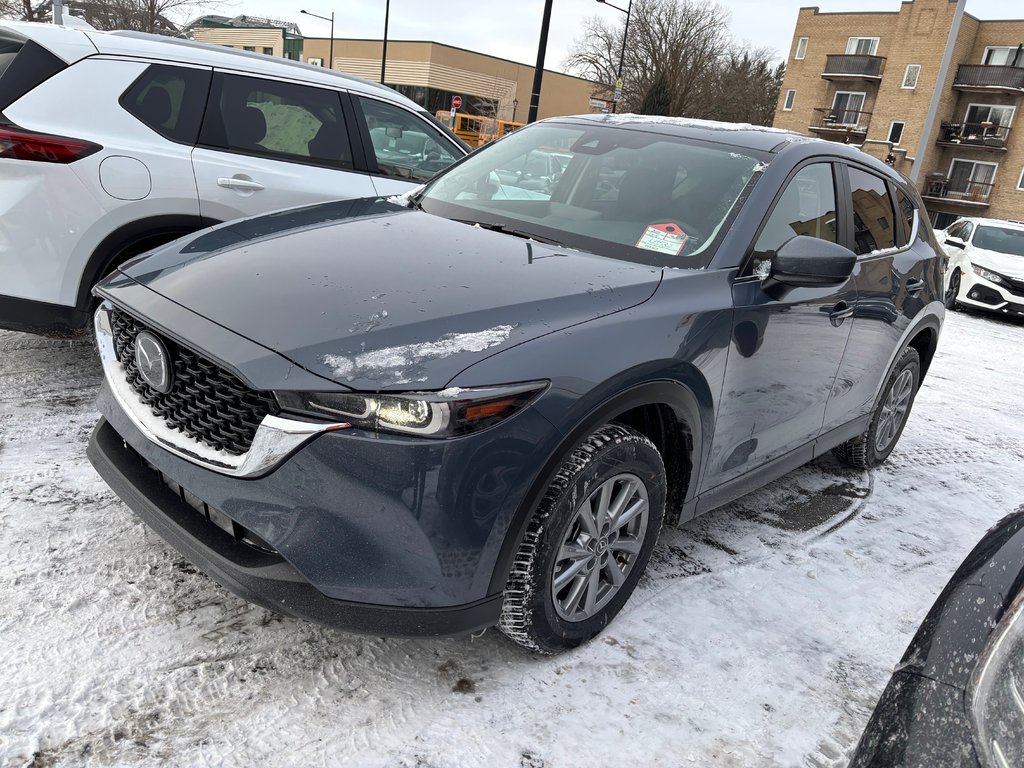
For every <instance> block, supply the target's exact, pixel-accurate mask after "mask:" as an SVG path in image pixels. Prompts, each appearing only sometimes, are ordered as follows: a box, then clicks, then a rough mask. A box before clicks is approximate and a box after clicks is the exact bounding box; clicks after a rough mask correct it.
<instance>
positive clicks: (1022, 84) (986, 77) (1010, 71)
mask: <svg viewBox="0 0 1024 768" xmlns="http://www.w3.org/2000/svg"><path fill="white" fill-rule="evenodd" d="M953 88H955V89H956V90H958V91H972V92H976V93H1008V94H1010V95H1011V96H1022V95H1024V67H996V66H992V65H990V64H961V65H960V68H959V69H957V71H956V78H955V79H954V80H953Z"/></svg>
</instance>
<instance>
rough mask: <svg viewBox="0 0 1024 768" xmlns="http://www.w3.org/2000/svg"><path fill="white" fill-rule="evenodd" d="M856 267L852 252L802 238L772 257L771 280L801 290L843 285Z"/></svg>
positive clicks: (827, 242)
mask: <svg viewBox="0 0 1024 768" xmlns="http://www.w3.org/2000/svg"><path fill="white" fill-rule="evenodd" d="M856 265H857V254H855V253H854V252H853V251H851V250H850V249H849V248H846V247H845V246H842V245H838V244H836V243H832V242H829V241H828V240H819V239H818V238H816V237H807V236H806V235H798V236H796V237H794V238H793V239H792V240H790V241H789V242H787V243H786V244H785V245H783V246H782V247H781V248H779V250H778V251H777V252H776V254H775V255H774V256H772V266H771V272H769V274H768V280H769V281H770V282H773V283H781V284H782V285H789V286H793V287H798V288H815V287H826V286H831V285H842V284H843V283H845V282H846V281H847V280H848V279H849V278H850V275H852V274H853V268H854V267H855V266H856Z"/></svg>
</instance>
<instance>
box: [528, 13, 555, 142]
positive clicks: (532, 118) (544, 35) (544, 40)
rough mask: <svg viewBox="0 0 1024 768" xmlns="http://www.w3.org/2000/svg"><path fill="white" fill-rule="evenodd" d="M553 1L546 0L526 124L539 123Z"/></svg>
mask: <svg viewBox="0 0 1024 768" xmlns="http://www.w3.org/2000/svg"><path fill="white" fill-rule="evenodd" d="M552 2H553V0H544V18H543V20H542V21H541V23H540V44H539V45H538V47H537V68H536V69H535V70H534V71H533V92H532V93H531V94H530V113H529V116H528V117H527V118H526V122H528V123H534V122H536V121H537V110H538V109H539V108H540V87H541V82H542V81H543V80H544V55H545V54H546V53H547V49H548V28H549V27H550V26H551V4H552Z"/></svg>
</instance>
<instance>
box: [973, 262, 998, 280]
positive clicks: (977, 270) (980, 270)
mask: <svg viewBox="0 0 1024 768" xmlns="http://www.w3.org/2000/svg"><path fill="white" fill-rule="evenodd" d="M971 268H972V269H973V270H974V274H976V275H977V276H978V277H981V278H984V279H985V280H988V281H989V282H990V283H1001V282H1003V278H1002V277H1001V276H999V275H997V274H996V273H995V272H990V271H989V270H987V269H985V268H984V267H979V266H978V265H977V264H971Z"/></svg>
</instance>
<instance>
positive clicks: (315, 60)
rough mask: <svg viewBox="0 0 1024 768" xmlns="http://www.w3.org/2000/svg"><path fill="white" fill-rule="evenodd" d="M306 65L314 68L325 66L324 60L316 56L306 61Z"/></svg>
mask: <svg viewBox="0 0 1024 768" xmlns="http://www.w3.org/2000/svg"><path fill="white" fill-rule="evenodd" d="M306 63H307V64H309V65H310V66H312V67H322V66H323V65H324V60H323V59H322V58H319V57H316V56H310V57H309V58H308V59H306Z"/></svg>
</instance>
